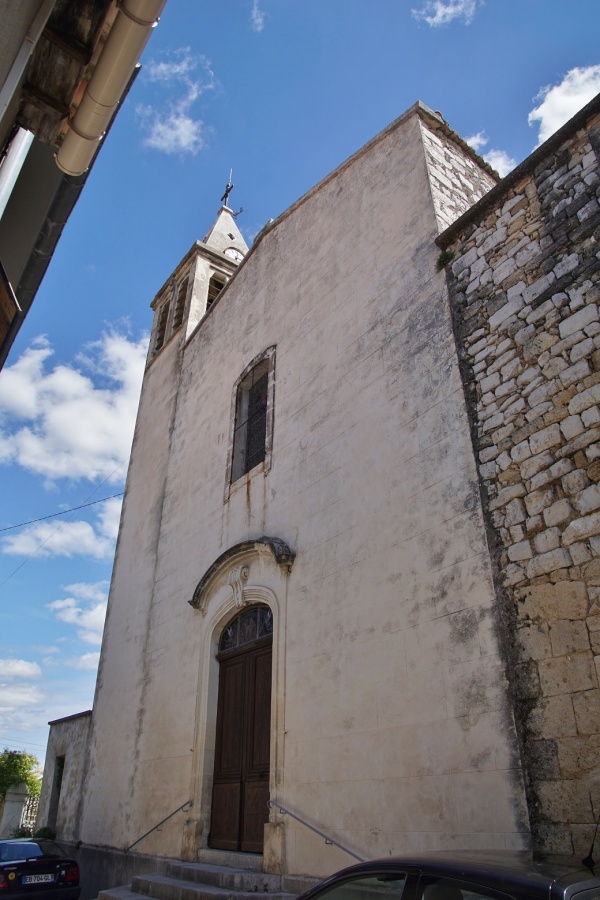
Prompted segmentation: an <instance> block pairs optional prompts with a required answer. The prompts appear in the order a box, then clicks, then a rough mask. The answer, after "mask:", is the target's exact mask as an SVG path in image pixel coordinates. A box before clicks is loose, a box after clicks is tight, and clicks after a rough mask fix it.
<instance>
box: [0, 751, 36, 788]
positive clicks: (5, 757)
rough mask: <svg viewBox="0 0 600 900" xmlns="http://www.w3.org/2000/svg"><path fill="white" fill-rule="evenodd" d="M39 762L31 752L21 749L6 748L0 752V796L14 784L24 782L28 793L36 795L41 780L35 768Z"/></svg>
mask: <svg viewBox="0 0 600 900" xmlns="http://www.w3.org/2000/svg"><path fill="white" fill-rule="evenodd" d="M38 766H39V763H38V761H37V759H36V758H35V756H32V755H31V753H25V752H24V751H22V750H8V749H7V748H6V747H5V748H4V750H3V751H2V753H0V798H1V799H4V797H6V792H7V791H8V790H10V788H11V787H14V786H15V785H16V784H21V783H25V784H26V785H27V788H28V790H29V793H30V794H35V795H38V794H39V792H40V787H41V781H40V777H39V775H38V774H37V772H36V770H37V768H38Z"/></svg>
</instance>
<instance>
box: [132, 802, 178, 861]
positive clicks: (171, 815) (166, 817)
mask: <svg viewBox="0 0 600 900" xmlns="http://www.w3.org/2000/svg"><path fill="white" fill-rule="evenodd" d="M193 805H194V801H193V800H186V801H185V803H182V804H181V806H178V807H177V809H175V810H173V812H172V813H169V815H168V816H165V818H164V819H162V821H160V822H159V823H158V825H155V826H154V828H151V829H150V831H147V832H146V834H143V835H142V836H141V837H140V838H138V839H137V841H134V842H133V844H130V845H129V847H126V848H125V850H124V853H129V851H130V850H131V849H132V848H133V847H135V846H136V844H139V843H140V841H143V840H144V838H146V837H148V835H149V834H152V832H153V831H158V830H159V828H160V827H161V825H164V824H165V822H168V821H169V819H172V818H173V816H174V815H176V814H177V813H178V812H181V811H182V810H188V809H190V807H192V806H193Z"/></svg>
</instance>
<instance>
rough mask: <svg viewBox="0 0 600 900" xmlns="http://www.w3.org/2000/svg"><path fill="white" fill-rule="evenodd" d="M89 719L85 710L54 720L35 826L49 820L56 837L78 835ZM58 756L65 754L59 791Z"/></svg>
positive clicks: (76, 836)
mask: <svg viewBox="0 0 600 900" xmlns="http://www.w3.org/2000/svg"><path fill="white" fill-rule="evenodd" d="M90 721H91V713H89V712H84V713H80V714H79V715H74V716H69V717H68V718H66V719H59V720H57V721H56V722H52V723H51V728H50V736H49V738H48V747H47V749H46V762H45V764H44V777H43V780H42V789H41V791H40V802H39V806H38V813H37V821H36V827H37V828H42V827H43V826H44V825H48V824H50V825H51V826H52V827H54V830H55V831H56V835H57V837H58V838H61V839H63V840H66V841H70V840H78V839H79V816H80V804H81V798H82V795H83V783H84V776H85V766H86V761H87V752H88V739H89V731H90ZM59 757H63V758H64V768H63V774H62V783H61V785H60V793H59V791H58V786H57V785H56V778H57V773H56V761H57V758H59ZM51 819H52V822H51Z"/></svg>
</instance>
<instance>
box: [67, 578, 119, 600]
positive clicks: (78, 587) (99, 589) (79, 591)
mask: <svg viewBox="0 0 600 900" xmlns="http://www.w3.org/2000/svg"><path fill="white" fill-rule="evenodd" d="M109 584H110V582H109V581H95V582H79V583H78V584H66V585H65V591H69V593H70V594H74V595H75V596H76V597H79V598H80V599H81V600H95V601H96V602H98V601H100V600H106V592H107V590H108V587H109Z"/></svg>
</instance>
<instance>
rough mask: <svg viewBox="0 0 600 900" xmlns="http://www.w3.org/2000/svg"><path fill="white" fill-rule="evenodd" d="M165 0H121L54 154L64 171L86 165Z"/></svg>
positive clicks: (81, 169) (82, 168) (76, 171)
mask: <svg viewBox="0 0 600 900" xmlns="http://www.w3.org/2000/svg"><path fill="white" fill-rule="evenodd" d="M166 2H167V0H120V2H119V12H118V13H117V18H116V19H115V21H114V24H113V26H112V28H111V30H110V33H109V35H108V38H107V39H106V44H105V45H104V48H103V50H102V53H101V55H100V59H99V60H98V63H97V64H96V68H95V69H94V73H93V75H92V77H91V79H90V82H89V84H88V86H87V88H86V90H85V93H84V95H83V98H82V100H81V103H80V104H79V107H78V109H77V112H76V113H75V116H74V117H73V119H72V121H71V123H70V128H69V131H68V132H67V134H66V135H65V138H64V140H63V142H62V145H61V148H60V150H59V151H58V153H57V155H56V164H57V166H58V168H59V169H61V170H62V171H63V172H65V174H67V175H82V174H83V173H84V172H85V171H86V169H87V168H88V167H89V165H90V163H91V161H92V159H93V157H94V154H95V153H96V150H97V148H98V145H99V143H100V141H101V140H102V138H103V136H104V134H105V133H106V130H107V128H108V125H109V123H110V121H111V119H112V117H113V115H114V113H115V110H116V108H117V105H118V103H119V99H120V97H121V95H122V94H123V91H124V90H125V87H126V85H127V84H128V82H129V80H130V78H131V74H132V72H133V70H134V68H135V66H136V64H137V62H138V60H139V58H140V55H141V53H142V50H143V49H144V47H145V46H146V43H147V42H148V39H149V38H150V35H151V34H152V29H153V28H154V27H155V26H156V25H157V23H158V17H159V15H160V13H161V12H162V10H163V8H164V6H165V3H166Z"/></svg>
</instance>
